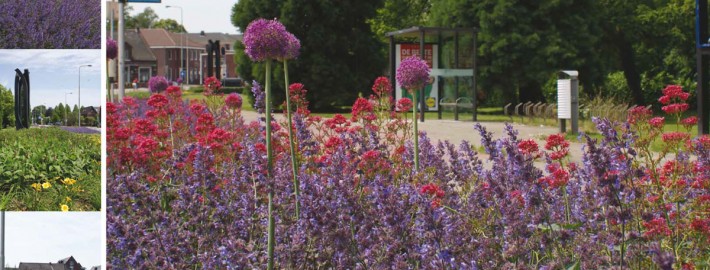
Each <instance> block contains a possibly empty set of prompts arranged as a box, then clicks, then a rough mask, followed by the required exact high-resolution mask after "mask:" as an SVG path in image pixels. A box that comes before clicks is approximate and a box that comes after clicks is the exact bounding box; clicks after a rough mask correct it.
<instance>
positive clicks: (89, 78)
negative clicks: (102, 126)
mask: <svg viewBox="0 0 710 270" xmlns="http://www.w3.org/2000/svg"><path fill="white" fill-rule="evenodd" d="M86 64H90V65H92V66H91V67H82V68H81V104H82V105H83V106H98V105H100V103H101V90H100V89H101V50H0V84H1V85H3V86H4V87H5V88H7V89H12V88H14V87H15V69H16V68H19V69H20V70H23V71H24V69H29V71H30V105H32V107H35V106H39V105H43V104H46V105H47V106H49V107H54V106H56V105H58V104H59V103H64V97H65V95H64V93H66V92H72V93H73V94H71V95H67V96H66V98H67V103H69V105H71V106H72V107H73V106H74V104H77V102H78V91H77V89H78V87H79V86H78V84H79V66H80V65H86ZM13 93H14V89H13Z"/></svg>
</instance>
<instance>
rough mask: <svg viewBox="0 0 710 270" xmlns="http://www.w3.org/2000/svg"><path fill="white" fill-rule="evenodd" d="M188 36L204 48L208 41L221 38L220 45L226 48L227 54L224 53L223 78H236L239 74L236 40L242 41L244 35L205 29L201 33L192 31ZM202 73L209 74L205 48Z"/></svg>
mask: <svg viewBox="0 0 710 270" xmlns="http://www.w3.org/2000/svg"><path fill="white" fill-rule="evenodd" d="M188 37H189V38H190V40H191V41H192V42H193V43H197V44H200V45H201V46H202V48H205V47H206V46H207V44H208V41H210V40H212V41H213V42H214V41H217V40H219V43H220V44H219V45H220V46H221V47H222V48H224V52H225V54H224V55H222V61H221V66H222V67H221V72H222V74H221V75H222V78H236V77H238V76H239V75H238V74H237V69H236V68H237V63H236V62H235V61H234V44H235V43H236V42H241V41H242V35H231V34H224V33H205V32H204V31H202V32H200V33H190V34H188ZM199 65H200V74H201V77H205V76H207V51H206V49H203V51H202V52H201V53H200V63H199Z"/></svg>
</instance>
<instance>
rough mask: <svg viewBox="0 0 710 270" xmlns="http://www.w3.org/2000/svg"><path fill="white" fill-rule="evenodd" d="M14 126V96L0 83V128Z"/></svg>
mask: <svg viewBox="0 0 710 270" xmlns="http://www.w3.org/2000/svg"><path fill="white" fill-rule="evenodd" d="M14 126H15V97H14V96H13V95H12V91H10V89H7V88H5V87H4V86H2V85H0V129H3V128H7V127H14Z"/></svg>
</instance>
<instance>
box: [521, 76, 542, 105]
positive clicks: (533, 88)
mask: <svg viewBox="0 0 710 270" xmlns="http://www.w3.org/2000/svg"><path fill="white" fill-rule="evenodd" d="M544 100H545V97H544V96H543V95H542V88H541V87H540V83H538V82H536V81H533V80H529V81H527V82H523V83H521V84H520V102H528V101H530V102H541V101H544Z"/></svg>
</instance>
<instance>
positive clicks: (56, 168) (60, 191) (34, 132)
mask: <svg viewBox="0 0 710 270" xmlns="http://www.w3.org/2000/svg"><path fill="white" fill-rule="evenodd" d="M0 192H1V193H0V209H2V210H8V211H60V210H62V207H63V206H65V207H67V208H68V210H70V211H74V210H76V211H98V210H100V208H101V137H100V136H99V135H86V134H75V133H71V132H67V131H63V130H61V129H58V128H42V129H40V128H31V129H24V130H19V131H15V130H14V129H5V130H0Z"/></svg>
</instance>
